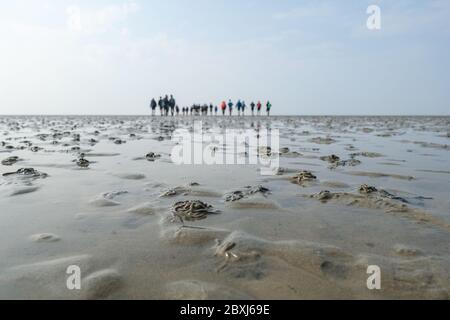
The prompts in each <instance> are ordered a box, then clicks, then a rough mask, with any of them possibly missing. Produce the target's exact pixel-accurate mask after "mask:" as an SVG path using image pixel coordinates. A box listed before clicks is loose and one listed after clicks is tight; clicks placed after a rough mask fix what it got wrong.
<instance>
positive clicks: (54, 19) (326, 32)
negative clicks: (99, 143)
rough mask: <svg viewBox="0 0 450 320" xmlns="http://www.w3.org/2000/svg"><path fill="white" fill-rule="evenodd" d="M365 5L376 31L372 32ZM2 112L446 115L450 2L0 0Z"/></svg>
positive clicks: (448, 107) (449, 92) (448, 104)
mask: <svg viewBox="0 0 450 320" xmlns="http://www.w3.org/2000/svg"><path fill="white" fill-rule="evenodd" d="M370 5H377V6H378V7H379V8H380V17H381V20H380V21H381V23H380V27H381V28H380V29H378V30H369V29H368V28H367V20H368V18H369V17H370V15H371V14H368V13H367V8H368V6H370ZM0 8H1V10H0V114H139V115H140V114H148V113H149V108H148V105H149V102H150V99H151V98H152V97H156V98H158V97H159V96H161V95H164V94H173V95H174V96H175V98H176V99H177V102H178V104H179V105H180V107H181V106H187V105H191V104H192V103H194V102H195V103H214V104H219V103H220V102H221V101H222V100H228V99H229V98H230V99H233V100H237V99H243V100H245V101H246V102H247V104H249V103H250V102H251V101H252V100H255V101H257V100H261V101H263V102H265V101H267V100H270V102H271V103H272V105H273V109H272V110H273V113H274V114H283V115H290V114H292V115H297V114H298V115H313V114H317V115H323V114H327V115H358V114H368V115H372V114H382V115H383V114H386V115H392V114H395V115H397V114H398V115H401V114H418V115H421V114H433V115H450V111H449V110H450V90H449V89H450V59H449V57H450V1H448V0H384V1H383V0H340V1H336V0H309V1H301V0H295V1H294V0H189V1H186V0H164V1H162V0H158V1H156V0H14V1H10V0H0Z"/></svg>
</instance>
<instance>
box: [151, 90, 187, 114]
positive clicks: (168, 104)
mask: <svg viewBox="0 0 450 320" xmlns="http://www.w3.org/2000/svg"><path fill="white" fill-rule="evenodd" d="M158 107H159V112H160V114H161V116H168V115H169V112H170V114H171V115H172V116H174V115H175V113H176V114H177V115H178V114H180V108H179V107H178V105H177V103H176V101H175V98H174V97H173V95H170V98H169V96H168V95H167V94H166V95H165V96H164V98H163V97H159V100H158V102H156V100H155V98H153V99H152V101H151V102H150V109H151V110H152V116H154V115H155V113H156V108H158Z"/></svg>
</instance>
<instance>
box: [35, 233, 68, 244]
mask: <svg viewBox="0 0 450 320" xmlns="http://www.w3.org/2000/svg"><path fill="white" fill-rule="evenodd" d="M30 240H31V241H34V242H56V241H59V240H61V238H60V237H58V236H57V235H56V234H53V233H39V234H34V235H32V236H30Z"/></svg>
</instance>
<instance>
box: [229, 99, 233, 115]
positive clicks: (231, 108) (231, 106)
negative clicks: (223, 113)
mask: <svg viewBox="0 0 450 320" xmlns="http://www.w3.org/2000/svg"><path fill="white" fill-rule="evenodd" d="M228 111H230V116H231V114H232V113H233V102H231V99H230V100H228Z"/></svg>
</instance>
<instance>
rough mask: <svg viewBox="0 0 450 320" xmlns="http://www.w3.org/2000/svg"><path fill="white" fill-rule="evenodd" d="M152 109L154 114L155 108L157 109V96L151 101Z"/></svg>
mask: <svg viewBox="0 0 450 320" xmlns="http://www.w3.org/2000/svg"><path fill="white" fill-rule="evenodd" d="M150 109H152V116H154V115H155V109H156V100H155V98H152V101H150Z"/></svg>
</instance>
